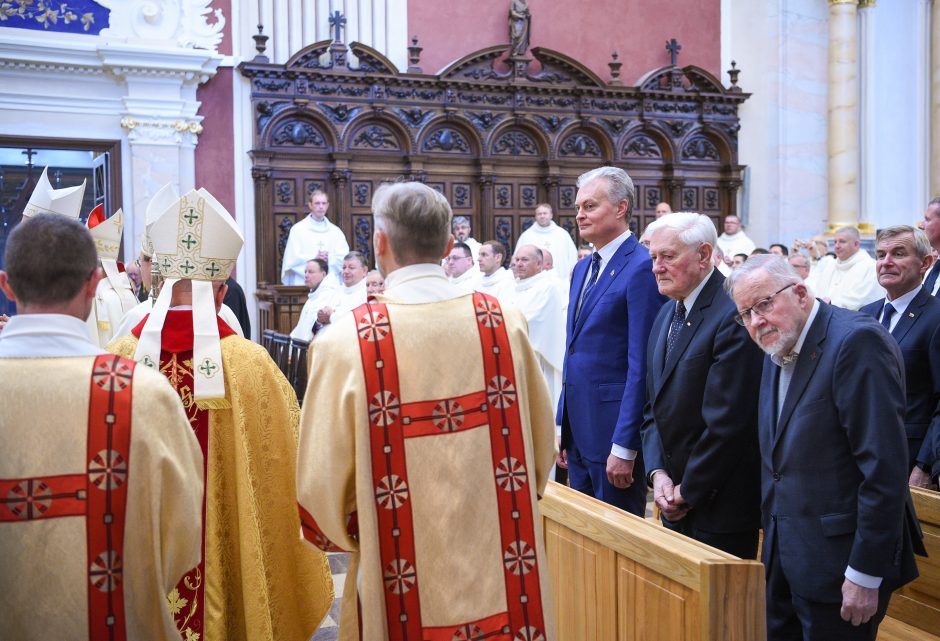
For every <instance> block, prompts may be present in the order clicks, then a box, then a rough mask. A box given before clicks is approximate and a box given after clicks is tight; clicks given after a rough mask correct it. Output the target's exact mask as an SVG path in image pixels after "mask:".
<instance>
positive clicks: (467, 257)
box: [445, 241, 480, 294]
mask: <svg viewBox="0 0 940 641" xmlns="http://www.w3.org/2000/svg"><path fill="white" fill-rule="evenodd" d="M445 260H446V261H447V267H448V271H449V275H448V277H447V279H448V280H449V281H450V284H451V285H454V286H455V287H459V288H460V289H461V290H463V291H464V292H465V293H467V294H469V293H470V292H472V291H473V290H474V289H475V288H476V284H477V281H478V280H479V279H480V270H479V269H477V268H476V265H474V261H473V254H472V253H471V251H470V247H469V246H468V245H467V244H466V243H463V242H460V241H457V242H456V243H454V247H453V249H451V250H450V253H449V254H448V255H447V258H446V259H445Z"/></svg>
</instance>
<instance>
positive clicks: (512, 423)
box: [300, 293, 545, 641]
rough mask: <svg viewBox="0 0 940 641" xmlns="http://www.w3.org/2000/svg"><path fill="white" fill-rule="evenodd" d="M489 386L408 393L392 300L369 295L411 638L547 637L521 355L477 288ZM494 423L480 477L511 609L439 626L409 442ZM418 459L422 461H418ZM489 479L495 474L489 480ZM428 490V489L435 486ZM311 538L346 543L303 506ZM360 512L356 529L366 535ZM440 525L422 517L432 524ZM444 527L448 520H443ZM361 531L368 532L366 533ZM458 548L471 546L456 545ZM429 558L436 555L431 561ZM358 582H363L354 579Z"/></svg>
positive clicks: (384, 485)
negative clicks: (427, 587) (425, 606)
mask: <svg viewBox="0 0 940 641" xmlns="http://www.w3.org/2000/svg"><path fill="white" fill-rule="evenodd" d="M473 306H474V311H475V314H476V329H477V334H478V338H479V343H480V348H481V353H482V358H483V373H484V382H485V387H484V388H482V389H478V390H475V391H472V392H470V393H466V394H462V395H460V396H458V397H454V398H434V399H427V400H421V401H409V402H403V401H402V394H401V389H400V388H401V385H400V382H401V381H400V375H399V362H398V359H397V357H396V349H395V336H394V332H393V328H392V324H391V322H390V318H389V312H388V309H387V307H386V305H385V304H382V303H376V302H368V303H366V304H365V305H362V306H360V307H358V308H357V309H355V310H353V315H354V318H355V323H356V329H357V332H358V337H359V351H360V356H361V361H362V370H363V375H364V379H365V384H366V399H367V403H368V420H369V429H368V435H369V436H368V438H369V448H370V451H371V457H370V458H371V477H372V486H373V496H374V500H375V504H376V514H377V526H378V532H377V537H378V547H379V556H380V562H381V567H382V573H383V580H384V592H383V595H384V603H385V614H386V623H387V630H388V638H389V639H392V640H401V641H468V640H470V639H488V640H493V641H541V640H543V639H545V621H544V619H545V613H544V612H543V605H542V604H543V600H542V595H541V586H540V572H541V571H542V568H541V567H540V565H539V562H538V558H537V554H536V547H537V541H536V536H537V534H536V526H535V518H536V515H535V514H534V509H533V507H534V506H533V501H532V500H531V498H530V493H529V492H530V490H531V488H530V487H529V484H530V483H532V482H534V481H535V472H534V470H527V469H526V451H525V447H526V446H525V441H524V437H523V431H522V430H523V426H522V421H521V419H520V412H519V407H518V403H517V401H518V400H519V393H518V388H517V384H516V381H515V373H514V366H513V355H512V350H511V347H510V341H509V337H508V335H507V331H506V326H505V324H504V322H503V321H504V319H503V314H502V311H501V309H500V307H499V304H498V303H497V301H496V299H495V298H493V297H492V296H489V295H486V294H480V293H476V294H474V295H473ZM477 429H484V430H487V431H488V433H489V434H488V437H489V438H488V443H489V450H490V455H491V456H490V459H491V461H490V462H491V467H490V469H489V470H481V471H480V476H479V477H478V478H476V479H473V480H472V481H471V480H470V479H468V482H472V483H486V482H488V483H491V484H492V485H493V487H494V488H495V494H496V509H497V511H498V524H499V535H498V539H497V541H498V543H496V544H498V545H499V546H500V549H499V550H498V553H497V555H496V556H495V558H499V559H501V561H502V567H501V573H502V582H503V583H504V586H505V603H504V604H503V606H502V608H501V611H499V612H496V613H495V614H490V615H489V616H486V617H484V618H480V619H477V620H468V621H461V622H459V623H456V624H454V625H447V626H429V625H426V624H425V623H424V616H423V615H424V614H425V613H423V612H422V609H421V598H420V595H421V590H422V573H421V565H420V563H421V562H420V561H418V560H417V559H418V557H419V555H420V550H419V549H418V547H417V546H416V538H419V537H420V532H416V528H415V521H414V513H413V507H412V503H413V499H414V498H415V497H414V493H413V488H412V486H411V484H410V479H409V458H408V447H407V446H406V443H407V442H408V441H409V440H410V439H420V438H422V437H432V438H437V439H440V438H455V437H458V435H460V434H463V433H467V432H468V431H471V430H477ZM417 462H418V461H412V463H417ZM487 477H488V481H487ZM425 491H427V490H425ZM300 512H301V526H302V528H303V532H304V536H305V537H306V538H307V539H308V540H309V541H311V542H312V543H314V545H317V546H318V547H320V548H321V549H324V550H337V549H339V548H337V547H336V546H335V545H334V544H333V543H331V542H330V541H329V540H328V539H327V537H326V536H325V535H324V534H323V532H322V530H321V529H320V527H319V526H318V525H317V523H316V521H315V520H314V518H313V517H312V516H311V514H310V513H309V512H307V511H306V510H305V509H304V508H303V507H300ZM357 521H358V519H357V514H356V513H353V514H352V516H351V518H350V520H349V522H348V524H347V529H348V531H349V533H350V535H353V536H355V535H356V534H357V528H358V527H359V524H358V523H357ZM435 525H437V524H429V523H422V527H434V526H435ZM440 527H446V526H445V525H440ZM360 534H361V533H360ZM451 552H452V553H453V554H454V555H461V554H467V551H464V550H460V549H454V550H452V551H451ZM425 561H427V559H425ZM348 580H353V578H352V577H350V579H348Z"/></svg>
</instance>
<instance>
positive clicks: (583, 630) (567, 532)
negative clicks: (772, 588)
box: [539, 482, 767, 641]
mask: <svg viewBox="0 0 940 641" xmlns="http://www.w3.org/2000/svg"><path fill="white" fill-rule="evenodd" d="M539 509H540V512H541V516H542V527H543V529H544V533H545V544H546V551H547V554H548V563H549V566H550V571H551V573H552V592H553V597H554V602H555V611H556V614H557V621H558V639H559V641H587V640H588V639H592V640H596V641H647V640H653V639H655V640H656V641H671V640H673V639H676V640H678V639H682V640H684V641H762V640H765V639H766V638H767V630H766V624H765V619H764V567H763V566H762V565H761V564H760V563H759V562H758V561H745V560H741V559H738V558H737V557H734V556H731V555H730V554H726V553H724V552H721V551H720V550H716V549H715V548H711V547H709V546H707V545H703V544H701V543H698V542H697V541H693V540H691V539H689V538H686V537H684V536H681V535H679V534H676V533H674V532H670V531H669V530H666V529H665V528H663V527H660V526H658V525H656V524H654V523H652V522H650V521H648V520H646V519H642V518H639V517H637V516H633V515H632V514H627V513H625V512H622V511H621V510H618V509H616V508H613V507H611V506H609V505H606V504H604V503H602V502H601V501H598V500H596V499H594V498H592V497H589V496H586V495H584V494H581V493H579V492H576V491H574V490H572V489H570V488H567V487H564V486H562V485H559V484H557V483H555V482H549V484H548V488H547V489H546V493H545V496H544V497H543V498H542V500H541V501H540V502H539Z"/></svg>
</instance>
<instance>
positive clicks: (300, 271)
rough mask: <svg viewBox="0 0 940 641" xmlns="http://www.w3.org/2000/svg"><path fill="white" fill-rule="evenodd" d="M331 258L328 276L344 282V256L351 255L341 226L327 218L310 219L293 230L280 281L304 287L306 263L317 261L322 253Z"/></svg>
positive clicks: (289, 238)
mask: <svg viewBox="0 0 940 641" xmlns="http://www.w3.org/2000/svg"><path fill="white" fill-rule="evenodd" d="M321 250H322V251H326V252H327V254H328V255H329V260H327V264H328V265H329V267H330V270H329V271H330V273H329V275H330V276H332V277H333V278H334V279H335V280H336V282H337V283H340V284H341V283H342V282H343V257H345V256H346V254H348V253H349V242H348V241H347V240H346V235H345V234H344V233H343V230H341V229H340V228H339V227H337V226H336V225H334V224H333V223H331V222H330V221H329V219H327V218H324V219H323V220H319V221H318V220H314V219H313V216H312V215H310V216H307V217H306V218H304V219H303V220H298V221H297V222H296V223H294V226H293V227H291V228H290V235H289V236H288V237H287V246H286V247H285V248H284V261H283V263H282V264H281V282H282V283H283V284H285V285H303V284H304V268H305V267H306V265H307V261H308V260H310V259H312V258H316V257H317V254H319V253H320V251H321Z"/></svg>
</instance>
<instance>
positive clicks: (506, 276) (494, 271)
mask: <svg viewBox="0 0 940 641" xmlns="http://www.w3.org/2000/svg"><path fill="white" fill-rule="evenodd" d="M505 260H506V248H505V247H504V246H503V244H502V243H501V242H499V241H498V240H488V241H486V242H485V243H483V244H482V245H480V254H479V258H478V259H477V265H479V267H480V278H479V279H478V280H477V281H476V291H478V292H483V293H484V294H489V295H491V296H495V297H496V298H497V299H499V302H501V303H508V302H512V299H513V298H514V297H515V294H516V283H515V280H514V277H513V275H512V272H511V271H509V270H508V269H506V268H505V267H503V261H505Z"/></svg>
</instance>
